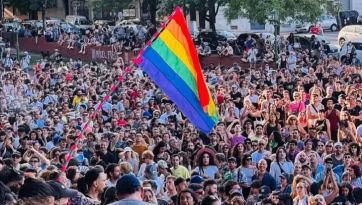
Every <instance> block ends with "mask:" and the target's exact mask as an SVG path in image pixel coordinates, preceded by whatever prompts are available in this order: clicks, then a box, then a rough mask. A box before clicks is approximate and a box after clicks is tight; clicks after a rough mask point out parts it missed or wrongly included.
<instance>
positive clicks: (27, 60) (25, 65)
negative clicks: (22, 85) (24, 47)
mask: <svg viewBox="0 0 362 205" xmlns="http://www.w3.org/2000/svg"><path fill="white" fill-rule="evenodd" d="M30 60H31V56H30V55H29V53H28V52H27V51H24V57H23V58H22V59H21V61H20V65H21V68H22V69H23V70H24V71H25V72H26V73H27V72H28V71H29V65H30Z"/></svg>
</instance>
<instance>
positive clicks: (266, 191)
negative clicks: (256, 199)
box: [260, 185, 271, 196]
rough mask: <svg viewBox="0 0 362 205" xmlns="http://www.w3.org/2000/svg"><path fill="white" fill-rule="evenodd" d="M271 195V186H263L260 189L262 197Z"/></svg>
mask: <svg viewBox="0 0 362 205" xmlns="http://www.w3.org/2000/svg"><path fill="white" fill-rule="evenodd" d="M270 193H271V189H270V187H269V186H266V185H264V186H262V187H261V188H260V194H261V195H263V196H268V195H269V194H270Z"/></svg>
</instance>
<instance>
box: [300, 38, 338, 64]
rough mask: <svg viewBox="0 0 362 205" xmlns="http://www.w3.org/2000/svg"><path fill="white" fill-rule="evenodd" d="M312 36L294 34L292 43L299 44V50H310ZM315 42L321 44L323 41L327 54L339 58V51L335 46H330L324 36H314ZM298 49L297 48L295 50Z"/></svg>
mask: <svg viewBox="0 0 362 205" xmlns="http://www.w3.org/2000/svg"><path fill="white" fill-rule="evenodd" d="M312 36H313V34H295V35H294V41H295V42H297V43H299V45H300V48H301V49H303V50H304V49H310V47H311V39H312ZM314 36H315V38H316V39H317V41H319V42H322V41H324V42H325V43H326V44H327V45H328V46H329V50H330V51H329V52H328V53H327V54H330V55H332V56H334V57H337V58H338V57H339V49H338V47H337V46H336V45H334V44H332V43H331V42H330V41H329V40H328V39H326V38H325V36H322V35H314ZM297 49H298V48H297Z"/></svg>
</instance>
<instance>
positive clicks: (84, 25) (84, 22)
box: [65, 15, 93, 34]
mask: <svg viewBox="0 0 362 205" xmlns="http://www.w3.org/2000/svg"><path fill="white" fill-rule="evenodd" d="M65 22H67V23H70V24H73V25H74V26H76V27H77V28H79V29H80V30H81V32H82V34H84V33H85V31H86V30H92V29H93V25H92V24H91V22H90V21H89V20H88V19H87V18H86V17H85V16H74V15H69V16H66V17H65Z"/></svg>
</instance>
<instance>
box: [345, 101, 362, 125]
mask: <svg viewBox="0 0 362 205" xmlns="http://www.w3.org/2000/svg"><path fill="white" fill-rule="evenodd" d="M347 111H348V112H349V114H350V115H352V116H359V112H361V107H360V106H355V107H354V108H352V109H347ZM355 123H356V127H358V126H359V125H360V124H362V122H361V120H355Z"/></svg>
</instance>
